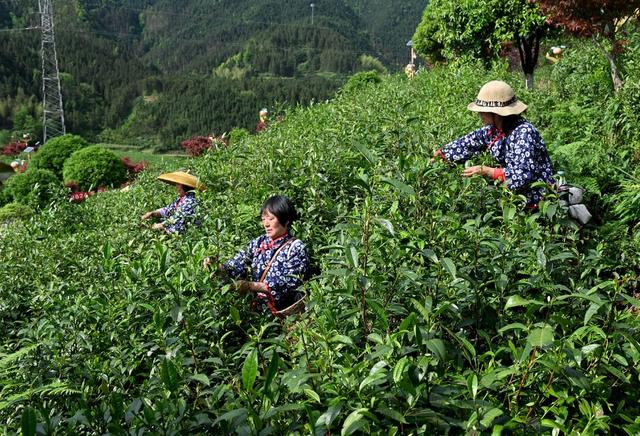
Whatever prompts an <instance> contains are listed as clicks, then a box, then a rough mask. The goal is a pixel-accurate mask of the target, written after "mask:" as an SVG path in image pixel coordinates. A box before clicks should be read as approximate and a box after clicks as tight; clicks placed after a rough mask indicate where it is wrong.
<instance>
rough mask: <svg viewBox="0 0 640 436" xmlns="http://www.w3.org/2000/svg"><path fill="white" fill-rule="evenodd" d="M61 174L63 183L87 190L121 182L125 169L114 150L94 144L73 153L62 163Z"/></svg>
mask: <svg viewBox="0 0 640 436" xmlns="http://www.w3.org/2000/svg"><path fill="white" fill-rule="evenodd" d="M63 176H64V177H63V179H64V183H65V184H67V185H68V184H75V185H77V186H78V188H79V189H81V190H83V191H88V190H90V189H94V188H99V187H106V186H116V185H119V184H121V183H122V182H124V181H125V180H126V178H127V170H126V169H125V167H124V165H123V164H122V161H121V160H120V158H119V157H118V156H117V155H116V154H115V153H114V152H112V151H111V150H107V149H106V148H102V147H100V146H97V145H94V146H91V147H87V148H83V149H81V150H78V151H76V152H75V153H73V154H72V155H71V157H69V159H67V161H66V162H65V163H64V170H63Z"/></svg>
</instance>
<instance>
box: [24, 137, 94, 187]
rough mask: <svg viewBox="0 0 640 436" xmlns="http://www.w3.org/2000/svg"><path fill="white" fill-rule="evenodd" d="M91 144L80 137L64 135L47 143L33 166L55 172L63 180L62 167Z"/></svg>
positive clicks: (38, 153) (36, 156)
mask: <svg viewBox="0 0 640 436" xmlns="http://www.w3.org/2000/svg"><path fill="white" fill-rule="evenodd" d="M88 145H89V143H88V142H87V141H85V140H84V139H83V138H82V137H80V136H78V135H63V136H58V137H57V138H53V139H51V140H49V141H47V142H46V143H45V144H44V145H43V146H42V147H40V150H38V152H37V153H36V154H35V155H34V156H33V159H31V165H32V166H33V167H35V168H41V169H46V170H50V171H53V173H54V174H55V175H56V177H58V179H62V167H63V165H64V161H65V160H67V158H68V157H69V156H71V155H72V154H73V153H74V152H75V151H77V150H80V149H81V148H84V147H86V146H88Z"/></svg>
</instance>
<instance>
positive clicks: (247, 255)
mask: <svg viewBox="0 0 640 436" xmlns="http://www.w3.org/2000/svg"><path fill="white" fill-rule="evenodd" d="M288 241H291V242H290V243H289V244H288V245H287V246H286V247H284V248H283V249H282V250H281V251H280V253H278V257H277V258H276V259H274V261H273V263H272V264H271V268H270V269H269V271H268V272H267V275H266V277H265V279H264V282H265V283H266V284H267V286H268V288H269V292H268V293H263V292H258V293H257V294H256V296H257V301H258V305H259V307H258V309H259V311H264V310H265V309H266V308H267V307H268V308H269V309H271V310H272V312H273V309H274V308H275V310H281V309H284V308H285V307H287V306H289V305H291V304H293V303H294V302H295V297H296V295H295V294H296V293H295V290H296V289H297V288H298V287H299V286H300V285H302V281H303V278H304V276H305V275H306V274H307V271H308V270H309V254H308V253H307V248H306V247H305V245H304V243H303V242H302V241H301V240H299V239H295V238H294V237H293V236H291V235H289V234H286V235H284V236H282V237H280V238H277V239H275V240H271V238H269V237H268V236H267V235H262V236H260V237H259V238H256V239H254V240H253V241H251V242H249V244H248V245H247V247H246V249H244V250H242V251H240V252H239V253H238V254H236V256H235V257H234V258H233V259H231V260H229V261H227V262H225V263H224V265H223V266H224V269H225V270H226V271H227V272H228V273H229V275H230V276H231V277H233V278H237V279H245V280H251V281H254V282H257V281H259V280H260V277H261V276H262V273H263V272H264V269H265V267H266V266H267V264H268V263H269V260H270V259H271V258H272V257H273V256H274V254H275V253H276V251H277V250H278V248H280V246H282V245H283V244H285V243H287V242H288Z"/></svg>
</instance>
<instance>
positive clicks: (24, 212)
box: [0, 202, 33, 223]
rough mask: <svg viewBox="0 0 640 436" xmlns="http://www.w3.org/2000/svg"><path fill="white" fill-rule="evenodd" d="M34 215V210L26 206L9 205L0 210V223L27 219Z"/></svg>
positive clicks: (19, 204) (18, 204)
mask: <svg viewBox="0 0 640 436" xmlns="http://www.w3.org/2000/svg"><path fill="white" fill-rule="evenodd" d="M32 215H33V209H32V208H31V207H29V206H27V205H26V204H21V203H15V202H14V203H9V204H5V205H4V206H3V207H2V208H0V223H5V222H8V221H14V220H23V219H27V218H29V217H30V216H32Z"/></svg>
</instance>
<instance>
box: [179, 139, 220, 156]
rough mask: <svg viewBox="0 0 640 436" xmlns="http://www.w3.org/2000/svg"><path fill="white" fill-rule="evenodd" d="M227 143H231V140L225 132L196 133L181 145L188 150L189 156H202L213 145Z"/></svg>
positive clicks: (218, 145)
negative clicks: (211, 133) (213, 133)
mask: <svg viewBox="0 0 640 436" xmlns="http://www.w3.org/2000/svg"><path fill="white" fill-rule="evenodd" d="M227 145H229V140H228V139H227V137H226V136H225V135H224V134H223V135H221V136H214V135H211V136H202V135H196V136H192V137H191V138H189V139H185V140H184V141H182V142H181V143H180V146H181V147H182V148H184V149H185V150H186V152H187V153H188V154H189V156H201V155H202V153H204V152H205V151H206V150H209V149H211V148H212V147H216V148H217V147H226V146H227Z"/></svg>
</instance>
